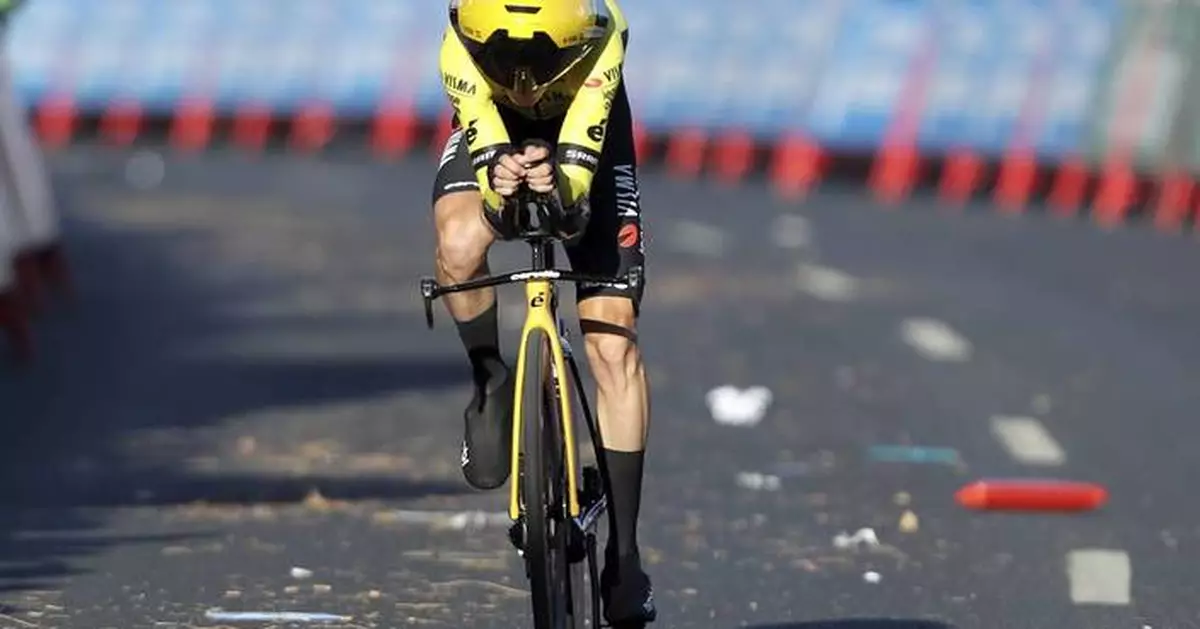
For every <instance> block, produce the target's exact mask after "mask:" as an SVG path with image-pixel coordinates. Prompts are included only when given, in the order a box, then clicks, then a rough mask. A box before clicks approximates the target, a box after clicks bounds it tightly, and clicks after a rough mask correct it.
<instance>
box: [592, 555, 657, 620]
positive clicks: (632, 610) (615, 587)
mask: <svg viewBox="0 0 1200 629" xmlns="http://www.w3.org/2000/svg"><path fill="white" fill-rule="evenodd" d="M600 598H601V599H603V601H604V619H605V620H607V621H608V624H610V625H612V626H613V627H614V628H616V629H635V628H639V627H644V626H645V625H646V624H647V623H651V622H654V619H655V618H656V617H657V616H658V610H657V609H655V607H654V588H653V587H652V586H651V585H650V577H649V576H648V575H647V574H646V573H645V572H643V571H642V562H641V559H640V558H639V557H638V556H637V555H630V556H628V557H624V558H621V559H617V558H616V557H614V556H612V555H609V556H608V557H607V558H606V560H605V562H604V571H603V572H601V573H600Z"/></svg>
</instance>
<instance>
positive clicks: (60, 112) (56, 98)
mask: <svg viewBox="0 0 1200 629" xmlns="http://www.w3.org/2000/svg"><path fill="white" fill-rule="evenodd" d="M77 115H78V110H77V109H76V107H75V100H74V98H73V97H71V96H70V95H65V94H56V95H51V96H50V97H48V98H47V99H46V100H44V101H42V102H41V103H40V104H39V105H38V107H37V114H36V119H35V126H36V130H37V135H38V137H39V138H40V139H41V143H42V146H44V147H45V148H47V149H50V150H54V149H59V148H62V147H64V146H66V145H67V144H69V143H70V142H71V139H72V138H73V137H74V136H75V125H76V123H77Z"/></svg>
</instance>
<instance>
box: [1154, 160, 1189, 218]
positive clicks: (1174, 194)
mask: <svg viewBox="0 0 1200 629" xmlns="http://www.w3.org/2000/svg"><path fill="white" fill-rule="evenodd" d="M1195 188H1196V181H1195V179H1193V178H1192V175H1191V174H1190V173H1188V172H1187V170H1185V169H1182V168H1176V169H1173V170H1171V171H1169V172H1167V173H1166V174H1164V175H1163V178H1162V181H1160V182H1159V187H1158V198H1157V199H1156V203H1155V207H1154V226H1155V227H1156V228H1158V229H1160V230H1162V231H1169V232H1174V231H1179V230H1180V229H1182V228H1183V223H1184V221H1186V220H1187V218H1188V214H1189V213H1190V212H1191V208H1192V193H1193V191H1194V190H1195Z"/></svg>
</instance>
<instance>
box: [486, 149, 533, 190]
mask: <svg viewBox="0 0 1200 629" xmlns="http://www.w3.org/2000/svg"><path fill="white" fill-rule="evenodd" d="M523 161H524V156H522V155H501V156H500V159H498V160H496V165H495V167H493V168H492V190H495V191H496V194H499V195H500V196H502V197H509V196H512V195H513V194H515V193H516V191H517V186H518V185H520V183H521V180H522V179H524V178H525V165H524V164H523V163H522V162H523Z"/></svg>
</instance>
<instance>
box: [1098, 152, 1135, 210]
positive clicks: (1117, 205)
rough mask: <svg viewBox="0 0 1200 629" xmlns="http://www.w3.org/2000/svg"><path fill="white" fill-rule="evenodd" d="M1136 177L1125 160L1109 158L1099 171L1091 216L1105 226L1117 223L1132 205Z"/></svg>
mask: <svg viewBox="0 0 1200 629" xmlns="http://www.w3.org/2000/svg"><path fill="white" fill-rule="evenodd" d="M1136 191H1137V177H1136V175H1134V172H1133V167H1132V166H1131V165H1130V164H1129V162H1127V161H1126V160H1121V159H1117V160H1111V161H1109V162H1108V163H1107V164H1105V166H1104V171H1103V172H1102V173H1101V179H1100V189H1099V190H1097V191H1096V198H1095V200H1094V207H1093V210H1092V212H1093V218H1094V219H1095V221H1096V222H1097V223H1098V224H1100V225H1102V226H1105V227H1113V226H1116V225H1119V224H1120V223H1121V222H1122V221H1123V220H1125V215H1126V214H1127V213H1128V212H1129V209H1130V207H1131V206H1132V205H1133V201H1134V194H1135V193H1136Z"/></svg>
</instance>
